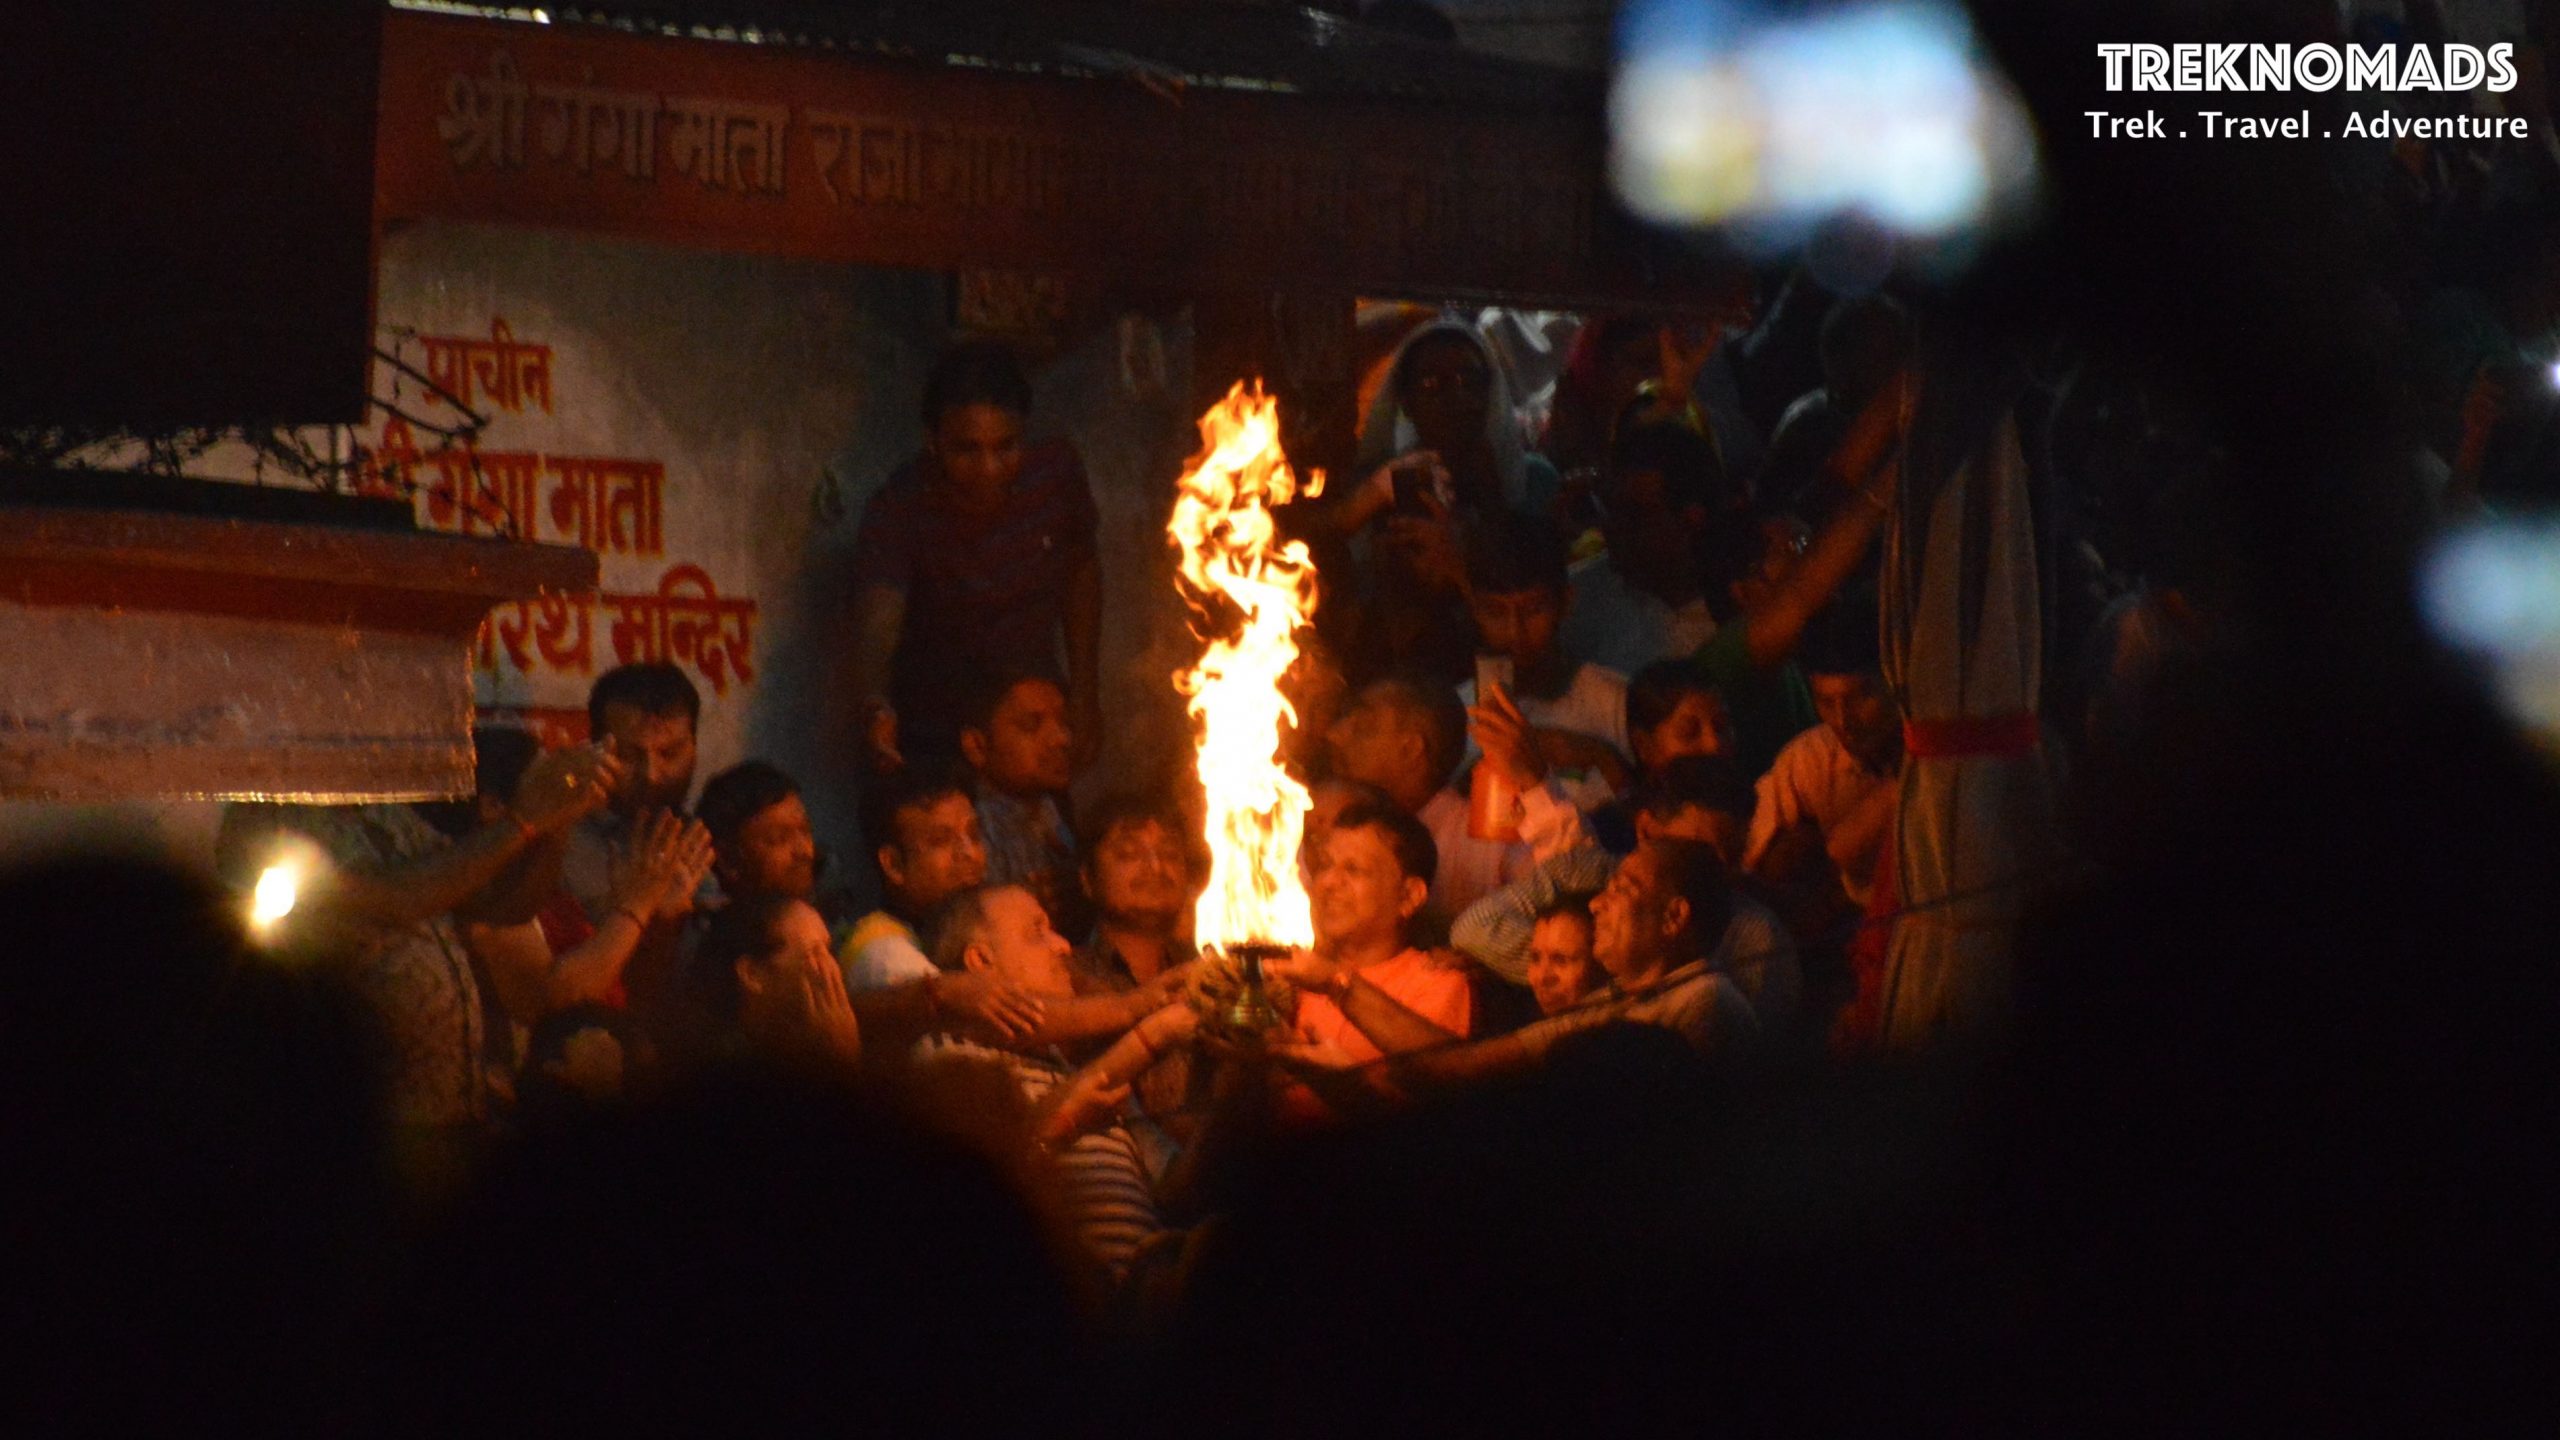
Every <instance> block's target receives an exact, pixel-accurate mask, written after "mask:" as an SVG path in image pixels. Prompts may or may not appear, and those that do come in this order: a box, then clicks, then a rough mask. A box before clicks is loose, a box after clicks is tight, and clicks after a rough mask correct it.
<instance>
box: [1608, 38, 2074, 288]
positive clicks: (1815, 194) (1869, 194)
mask: <svg viewBox="0 0 2560 1440" xmlns="http://www.w3.org/2000/svg"><path fill="white" fill-rule="evenodd" d="M1619 47H1620V54H1619V68H1618V75H1617V81H1616V86H1615V89H1614V91H1613V93H1612V94H1611V96H1610V130H1611V158H1610V165H1611V171H1612V178H1613V179H1614V180H1615V182H1616V185H1617V188H1618V192H1619V194H1620V195H1621V196H1622V197H1624V198H1625V200H1626V202H1627V205H1628V207H1629V208H1630V209H1632V210H1633V211H1635V213H1637V214H1638V215H1641V216H1643V217H1645V218H1646V219H1649V220H1654V221H1658V222H1662V223H1666V224H1690V225H1697V224H1704V225H1733V226H1736V227H1738V228H1737V237H1738V238H1740V239H1743V240H1745V241H1748V242H1752V243H1754V244H1756V245H1758V246H1762V247H1766V248H1777V247H1779V246H1781V245H1784V246H1792V245H1794V244H1796V243H1798V242H1800V241H1801V239H1802V238H1803V237H1804V235H1805V234H1807V233H1809V232H1810V231H1811V229H1812V228H1813V227H1814V226H1815V225H1817V224H1818V223H1820V222H1821V221H1823V220H1825V219H1827V218H1830V217H1832V216H1836V215H1843V214H1856V215H1863V216H1865V217H1867V218H1869V219H1871V220H1873V221H1874V222H1876V223H1878V224H1880V225H1882V226H1884V227H1886V228H1887V229H1890V230H1893V231H1896V232H1899V233H1901V234H1905V235H1911V236H1918V237H1925V238H1935V237H1940V236H1946V235H1950V234H1953V233H1955V232H1958V231H1961V230H1964V229H1966V228H1968V227H1972V226H1976V225H1979V224H1982V223H1984V222H1985V221H1986V220H1987V219H1989V218H1991V217H1992V216H1993V215H1994V214H1995V212H1996V211H1997V210H1999V209H2000V208H2001V207H2003V206H2005V205H2008V204H2012V203H2015V202H2017V201H2020V200H2023V199H2024V198H2025V197H2026V195H2027V194H2029V193H2030V192H2031V190H2032V187H2033V183H2034V175H2035V144H2034V140H2033V137H2032V132H2031V131H2030V130H2029V128H2028V125H2027V121H2026V116H2025V112H2024V110H2023V108H2022V107H2021V106H2020V105H2019V104H2018V102H2017V99H2016V97H2015V95H2014V94H2013V93H2012V92H2011V90H2010V88H2009V86H2008V84H2007V82H2006V81H2005V80H2004V79H2002V78H2001V76H2000V75H1999V74H1998V72H1997V71H1995V70H1993V69H1992V68H1991V67H1990V65H1989V64H1988V62H1987V61H1985V60H1983V59H1982V58H1981V57H1980V55H1979V54H1978V52H1977V51H1976V49H1975V46H1974V43H1973V32H1972V29H1971V27H1970V25H1968V23H1967V22H1966V20H1965V18H1964V14H1963V12H1962V11H1961V10H1959V9H1957V8H1955V7H1953V6H1949V5H1944V4H1938V3H1931V0H1869V3H1864V4H1845V5H1829V6H1811V7H1808V6H1805V5H1801V4H1799V5H1793V6H1777V5H1769V4H1763V3H1746V0H1632V3H1630V4H1629V5H1628V7H1627V9H1626V10H1625V11H1624V12H1623V13H1622V19H1621V24H1620V36H1619Z"/></svg>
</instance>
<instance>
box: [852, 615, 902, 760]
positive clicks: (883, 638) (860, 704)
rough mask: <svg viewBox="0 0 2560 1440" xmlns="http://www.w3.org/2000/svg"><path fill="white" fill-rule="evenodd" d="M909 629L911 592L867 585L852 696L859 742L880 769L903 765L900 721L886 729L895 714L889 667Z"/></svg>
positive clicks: (858, 621)
mask: <svg viewBox="0 0 2560 1440" xmlns="http://www.w3.org/2000/svg"><path fill="white" fill-rule="evenodd" d="M906 625H907V592H906V591H904V590H901V589H899V588H897V587H896V586H894V585H865V586H863V587H862V588H861V589H860V590H859V591H857V592H855V594H854V597H853V634H852V636H851V645H852V654H851V657H850V659H849V661H848V667H847V668H848V669H849V670H850V672H851V673H850V675H849V677H848V682H849V683H848V685H847V688H848V689H849V690H850V691H851V692H852V700H853V707H854V716H855V719H854V725H855V732H854V740H855V743H856V744H857V745H859V746H861V748H862V751H863V753H864V754H865V755H867V756H869V757H870V758H871V760H872V762H873V764H874V765H875V766H877V767H880V768H890V769H893V768H895V767H896V765H897V764H898V763H899V760H900V757H899V755H898V743H897V731H896V728H895V725H894V722H892V723H890V724H889V725H888V726H887V727H886V728H882V727H880V725H879V724H878V721H879V719H880V717H882V716H884V715H886V714H888V713H889V711H888V707H889V666H890V663H891V662H892V661H893V660H895V659H896V658H897V654H898V636H899V635H900V634H901V633H902V632H904V631H905V629H906Z"/></svg>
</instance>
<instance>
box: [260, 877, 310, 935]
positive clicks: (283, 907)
mask: <svg viewBox="0 0 2560 1440" xmlns="http://www.w3.org/2000/svg"><path fill="white" fill-rule="evenodd" d="M302 880H303V869H302V865H301V864H300V862H298V861H295V860H290V859H286V860H278V861H277V862H275V863H274V864H272V865H269V866H268V867H267V868H266V869H264V870H262V871H259V872H258V884H257V888H256V889H255V890H253V891H251V892H250V895H249V927H250V928H251V929H252V930H254V931H256V932H257V933H258V934H259V935H261V936H265V935H267V934H269V933H271V932H272V931H273V930H274V929H275V927H276V925H277V923H278V922H280V921H282V920H283V919H284V917H286V916H287V915H290V914H292V913H293V907H294V903H295V902H296V901H298V900H300V899H301V898H302Z"/></svg>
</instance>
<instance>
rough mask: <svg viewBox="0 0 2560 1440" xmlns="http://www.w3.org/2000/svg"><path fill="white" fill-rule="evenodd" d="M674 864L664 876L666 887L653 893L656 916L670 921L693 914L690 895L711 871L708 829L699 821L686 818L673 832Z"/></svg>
mask: <svg viewBox="0 0 2560 1440" xmlns="http://www.w3.org/2000/svg"><path fill="white" fill-rule="evenodd" d="M675 854H676V864H675V870H674V873H672V874H671V875H669V876H668V877H667V884H666V888H665V889H663V890H661V891H659V892H658V894H657V896H656V904H657V911H658V918H659V919H661V920H672V919H674V918H676V917H677V916H680V915H690V914H692V913H693V897H694V896H695V895H696V894H698V893H700V891H701V889H702V879H703V877H704V876H706V875H709V874H710V873H711V860H712V847H711V830H710V828H709V827H708V826H705V825H704V824H703V823H702V822H701V821H699V820H687V821H685V822H684V824H683V826H682V828H681V829H679V830H678V831H677V833H676V842H675Z"/></svg>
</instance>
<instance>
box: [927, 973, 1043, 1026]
mask: <svg viewBox="0 0 2560 1440" xmlns="http://www.w3.org/2000/svg"><path fill="white" fill-rule="evenodd" d="M930 983H931V984H932V985H933V987H934V991H933V998H934V1002H935V1003H936V1004H938V1005H940V1006H941V1007H942V1009H943V1010H944V1011H946V1012H948V1013H949V1014H951V1015H952V1016H954V1017H955V1018H957V1019H959V1020H960V1021H961V1022H962V1023H963V1024H965V1025H968V1026H970V1027H972V1028H975V1029H977V1030H979V1031H980V1032H982V1033H984V1034H988V1035H992V1036H994V1037H995V1038H996V1039H997V1040H999V1041H1004V1042H1008V1043H1010V1042H1012V1041H1016V1040H1022V1039H1027V1038H1029V1036H1030V1035H1031V1033H1032V1032H1033V1031H1035V1030H1037V1029H1039V1028H1040V1022H1041V1020H1042V1019H1043V1018H1044V1017H1046V1016H1047V1015H1048V1013H1049V1006H1048V1002H1046V1001H1044V1000H1042V999H1041V998H1040V997H1039V996H1037V995H1034V994H1032V993H1030V992H1029V991H1027V990H1023V989H1021V988H1019V987H1018V986H1016V985H1014V984H1013V983H1012V982H1010V981H1006V980H998V979H996V978H994V977H992V976H988V975H980V974H975V973H970V972H963V973H960V974H957V975H939V976H936V977H934V979H933V980H932V981H931V982H930Z"/></svg>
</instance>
